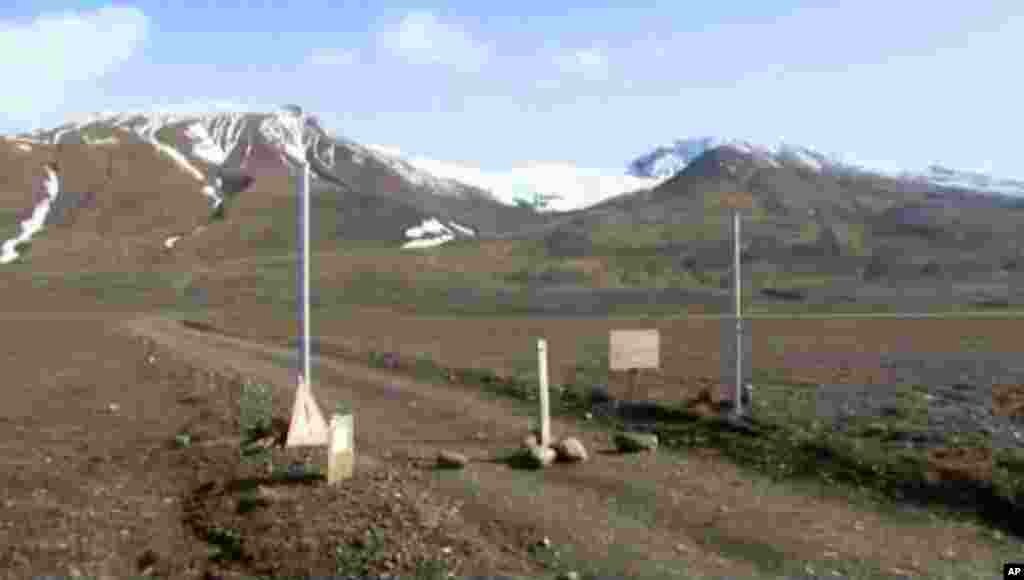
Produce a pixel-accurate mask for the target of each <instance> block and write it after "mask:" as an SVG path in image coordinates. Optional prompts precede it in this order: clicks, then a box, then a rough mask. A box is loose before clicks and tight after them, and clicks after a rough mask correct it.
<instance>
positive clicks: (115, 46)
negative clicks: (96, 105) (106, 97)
mask: <svg viewBox="0 0 1024 580" xmlns="http://www.w3.org/2000/svg"><path fill="white" fill-rule="evenodd" d="M148 26H149V20H148V18H147V17H146V15H145V14H144V13H142V11H140V10H139V9H137V8H133V7H125V6H107V7H104V8H99V9H97V10H89V11H78V12H71V11H67V12H61V13H46V14H41V15H39V16H37V17H36V18H35V19H34V20H32V21H29V22H20V21H15V20H7V21H0V78H2V79H5V80H6V81H11V80H16V82H17V84H16V87H12V88H13V89H14V90H5V91H0V109H2V110H3V111H4V113H5V115H7V116H8V117H9V118H10V119H12V120H18V121H26V122H30V123H31V122H35V123H38V122H39V121H40V119H41V117H42V116H43V115H44V114H48V113H53V112H55V111H56V110H57V109H60V108H62V107H61V105H63V104H64V102H65V100H66V99H67V98H68V97H70V96H71V95H70V94H69V93H70V92H71V89H72V85H73V84H76V83H82V84H83V85H85V84H86V83H91V82H95V81H96V80H98V79H100V78H102V77H104V76H106V75H107V74H109V73H111V72H113V71H115V70H117V68H118V67H119V66H121V65H122V64H123V63H125V62H126V61H127V60H128V59H129V58H130V57H131V56H132V55H133V54H135V53H136V51H137V50H138V49H139V48H140V46H141V45H142V43H143V41H144V39H145V38H146V33H147V30H148Z"/></svg>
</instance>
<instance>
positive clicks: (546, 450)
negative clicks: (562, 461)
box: [524, 445, 558, 469]
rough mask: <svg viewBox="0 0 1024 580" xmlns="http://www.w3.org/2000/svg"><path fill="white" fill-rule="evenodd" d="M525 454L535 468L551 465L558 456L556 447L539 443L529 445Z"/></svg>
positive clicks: (527, 460)
mask: <svg viewBox="0 0 1024 580" xmlns="http://www.w3.org/2000/svg"><path fill="white" fill-rule="evenodd" d="M524 455H525V459H526V462H527V464H528V465H529V466H530V467H533V468H535V469H537V468H541V467H547V466H549V465H551V464H552V463H554V462H555V459H556V458H557V457H558V454H557V453H555V450H554V449H552V448H550V447H541V446H539V445H534V446H532V447H528V448H527V449H526V452H525V454H524Z"/></svg>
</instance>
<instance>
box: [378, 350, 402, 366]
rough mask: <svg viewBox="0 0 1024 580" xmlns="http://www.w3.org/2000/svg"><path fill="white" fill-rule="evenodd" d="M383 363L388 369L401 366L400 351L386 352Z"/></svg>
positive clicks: (382, 358) (382, 359)
mask: <svg viewBox="0 0 1024 580" xmlns="http://www.w3.org/2000/svg"><path fill="white" fill-rule="evenodd" d="M381 364H382V366H383V367H384V368H386V369H392V370H393V369H397V368H398V366H399V360H398V353H394V352H386V353H384V356H383V357H381Z"/></svg>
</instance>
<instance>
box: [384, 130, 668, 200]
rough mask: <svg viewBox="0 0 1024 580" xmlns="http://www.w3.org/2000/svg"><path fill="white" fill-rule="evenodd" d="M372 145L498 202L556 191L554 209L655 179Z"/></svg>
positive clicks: (560, 164)
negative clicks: (486, 164) (500, 166)
mask: <svg viewBox="0 0 1024 580" xmlns="http://www.w3.org/2000/svg"><path fill="white" fill-rule="evenodd" d="M372 148H373V149H376V150H378V151H381V152H383V153H386V154H389V155H393V156H397V157H402V158H403V159H405V160H406V161H407V162H408V163H409V164H411V165H412V166H413V167H416V168H417V169H421V170H423V171H426V172H428V173H430V174H432V175H434V176H436V177H442V178H448V179H455V180H457V181H461V182H462V183H466V184H469V185H474V186H476V187H479V188H481V189H484V190H487V191H490V192H491V193H492V194H494V196H495V197H497V198H498V199H499V200H501V201H502V202H505V203H507V204H513V203H515V198H517V197H525V198H530V197H532V195H533V194H534V193H540V194H546V195H557V196H559V198H558V199H555V200H553V201H552V202H551V204H550V208H551V209H553V210H558V211H567V210H572V209H579V208H582V207H586V206H589V205H593V204H595V203H599V202H602V201H604V200H606V199H608V198H611V197H614V196H616V195H620V194H623V193H627V192H630V191H637V190H640V189H646V188H650V187H654V186H655V185H657V184H658V183H659V180H656V179H644V178H638V177H632V176H628V175H623V174H622V172H621V171H612V170H601V169H590V168H583V167H577V166H576V165H574V164H572V163H568V162H547V161H541V162H538V161H531V162H527V163H524V164H522V165H519V166H517V167H514V168H512V169H509V170H506V171H484V170H482V169H480V168H478V167H473V166H471V165H466V164H461V163H452V162H449V161H438V160H436V159H428V158H425V157H417V156H405V155H403V153H402V151H401V150H400V149H398V148H397V147H389V146H382V145H374V146H372Z"/></svg>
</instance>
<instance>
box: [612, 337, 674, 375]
mask: <svg viewBox="0 0 1024 580" xmlns="http://www.w3.org/2000/svg"><path fill="white" fill-rule="evenodd" d="M660 342H661V341H660V338H659V335H658V331H657V330H613V331H611V333H610V335H609V338H608V351H609V352H608V363H609V367H610V368H611V370H613V371H625V370H629V369H656V368H658V353H659V351H660Z"/></svg>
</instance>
